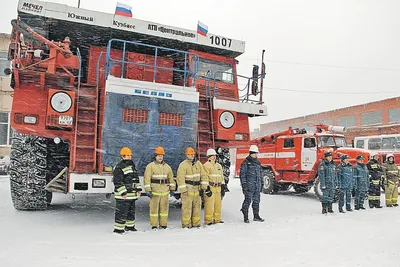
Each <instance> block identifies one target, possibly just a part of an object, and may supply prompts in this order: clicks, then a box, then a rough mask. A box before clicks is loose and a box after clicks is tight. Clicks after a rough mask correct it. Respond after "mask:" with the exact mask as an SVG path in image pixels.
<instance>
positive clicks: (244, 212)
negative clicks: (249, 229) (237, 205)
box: [240, 209, 250, 223]
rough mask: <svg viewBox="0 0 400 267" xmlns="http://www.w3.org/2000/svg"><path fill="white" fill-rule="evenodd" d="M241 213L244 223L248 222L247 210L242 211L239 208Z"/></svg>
mask: <svg viewBox="0 0 400 267" xmlns="http://www.w3.org/2000/svg"><path fill="white" fill-rule="evenodd" d="M240 211H241V212H242V213H243V221H244V222H245V223H250V221H249V211H244V210H243V209H241V210H240Z"/></svg>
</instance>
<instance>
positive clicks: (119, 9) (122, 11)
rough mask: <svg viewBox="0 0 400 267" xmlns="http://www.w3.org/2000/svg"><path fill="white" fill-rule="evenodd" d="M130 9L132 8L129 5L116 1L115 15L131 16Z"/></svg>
mask: <svg viewBox="0 0 400 267" xmlns="http://www.w3.org/2000/svg"><path fill="white" fill-rule="evenodd" d="M131 9H132V7H131V6H128V5H125V4H123V3H120V2H117V6H116V7H115V15H119V16H124V17H132V11H131Z"/></svg>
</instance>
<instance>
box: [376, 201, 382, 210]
mask: <svg viewBox="0 0 400 267" xmlns="http://www.w3.org/2000/svg"><path fill="white" fill-rule="evenodd" d="M375 205H376V206H375V207H376V208H378V209H381V208H382V206H381V201H380V200H377V201H376V204H375Z"/></svg>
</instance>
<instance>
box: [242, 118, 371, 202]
mask: <svg viewBox="0 0 400 267" xmlns="http://www.w3.org/2000/svg"><path fill="white" fill-rule="evenodd" d="M316 129H317V130H316V133H307V132H306V130H305V129H298V128H297V129H292V128H289V129H288V130H286V131H282V132H279V133H276V134H272V135H267V136H263V137H260V138H257V139H255V140H252V143H253V144H256V145H257V146H258V148H259V151H260V153H259V154H258V159H259V160H260V162H261V164H262V166H263V170H264V188H263V192H264V193H265V194H273V193H276V192H278V191H283V190H288V189H289V188H290V187H291V186H292V187H293V188H294V190H295V191H296V192H298V193H305V192H308V191H309V190H310V189H311V187H312V186H313V185H314V191H315V194H316V195H317V196H318V197H321V195H322V193H321V190H320V187H319V179H318V165H319V164H320V162H321V160H322V159H323V155H324V153H325V152H326V151H328V150H329V151H332V154H333V160H334V161H335V163H336V164H338V163H339V162H340V159H339V158H340V156H341V155H342V154H347V155H349V156H350V158H351V162H352V163H355V158H356V156H357V155H363V156H364V157H365V160H364V161H365V162H367V161H368V159H369V152H368V151H366V150H363V149H355V148H350V147H347V144H346V140H345V138H344V135H342V134H338V133H337V132H345V131H346V129H345V128H344V127H340V126H327V125H316ZM335 132H336V133H335ZM248 151H249V147H245V148H238V149H237V151H236V176H239V175H240V173H239V172H240V165H241V164H242V162H243V160H244V159H245V158H246V157H247V155H248V154H249V152H248Z"/></svg>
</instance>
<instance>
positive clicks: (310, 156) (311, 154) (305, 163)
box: [301, 137, 317, 171]
mask: <svg viewBox="0 0 400 267" xmlns="http://www.w3.org/2000/svg"><path fill="white" fill-rule="evenodd" d="M316 161H317V143H316V140H315V138H314V137H303V145H302V149H301V170H302V171H311V169H312V167H313V166H314V163H315V162H316Z"/></svg>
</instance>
